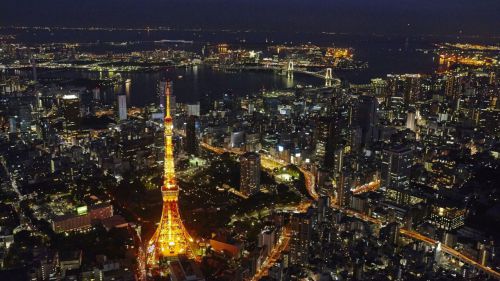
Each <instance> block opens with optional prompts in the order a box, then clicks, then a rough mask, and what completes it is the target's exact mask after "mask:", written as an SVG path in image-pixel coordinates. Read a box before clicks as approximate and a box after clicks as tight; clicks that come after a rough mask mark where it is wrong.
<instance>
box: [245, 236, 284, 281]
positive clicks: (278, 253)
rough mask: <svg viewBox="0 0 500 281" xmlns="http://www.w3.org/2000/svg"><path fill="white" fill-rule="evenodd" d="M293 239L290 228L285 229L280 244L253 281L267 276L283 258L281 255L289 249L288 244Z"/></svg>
mask: <svg viewBox="0 0 500 281" xmlns="http://www.w3.org/2000/svg"><path fill="white" fill-rule="evenodd" d="M290 238H291V230H290V228H289V227H285V229H284V230H283V232H282V233H281V236H280V238H279V240H278V241H279V242H278V244H277V245H276V246H275V247H274V249H273V250H272V251H271V254H270V255H269V257H267V259H266V260H265V261H264V262H263V263H262V265H261V267H260V269H259V270H257V272H256V273H255V275H254V276H253V278H252V281H258V280H260V279H261V278H262V277H264V276H267V274H268V272H269V269H270V268H271V267H272V266H273V265H274V264H275V263H276V261H278V259H279V258H280V256H281V253H282V252H283V251H284V250H285V249H287V248H288V244H289V243H290Z"/></svg>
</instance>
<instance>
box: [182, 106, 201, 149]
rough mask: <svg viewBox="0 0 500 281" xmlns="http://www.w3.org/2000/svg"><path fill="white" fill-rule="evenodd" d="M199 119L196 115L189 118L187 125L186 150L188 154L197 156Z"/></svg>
mask: <svg viewBox="0 0 500 281" xmlns="http://www.w3.org/2000/svg"><path fill="white" fill-rule="evenodd" d="M197 122H198V118H197V117H196V116H194V115H191V116H189V117H188V120H187V123H186V142H185V148H184V149H185V150H186V152H187V153H188V154H191V155H197V154H198V139H197V136H196V123H197Z"/></svg>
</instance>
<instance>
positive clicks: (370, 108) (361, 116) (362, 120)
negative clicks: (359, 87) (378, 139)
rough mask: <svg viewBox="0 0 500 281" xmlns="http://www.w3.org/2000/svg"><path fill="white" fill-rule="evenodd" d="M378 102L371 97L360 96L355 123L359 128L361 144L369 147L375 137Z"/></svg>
mask: <svg viewBox="0 0 500 281" xmlns="http://www.w3.org/2000/svg"><path fill="white" fill-rule="evenodd" d="M377 108H378V101H377V98H375V97H372V96H361V97H360V99H359V104H358V113H357V123H358V125H359V127H361V143H362V144H363V146H367V145H370V144H371V142H372V141H373V138H374V137H375V126H376V125H377V122H378V115H377Z"/></svg>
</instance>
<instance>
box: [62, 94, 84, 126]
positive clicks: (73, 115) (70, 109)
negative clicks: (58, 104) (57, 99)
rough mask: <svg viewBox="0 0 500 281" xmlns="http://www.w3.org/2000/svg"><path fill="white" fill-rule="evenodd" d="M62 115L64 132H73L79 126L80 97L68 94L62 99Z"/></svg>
mask: <svg viewBox="0 0 500 281" xmlns="http://www.w3.org/2000/svg"><path fill="white" fill-rule="evenodd" d="M62 115H63V116H64V130H65V131H66V132H68V131H74V130H77V129H78V125H79V124H80V97H79V96H78V95H76V94H68V95H64V96H63V97H62Z"/></svg>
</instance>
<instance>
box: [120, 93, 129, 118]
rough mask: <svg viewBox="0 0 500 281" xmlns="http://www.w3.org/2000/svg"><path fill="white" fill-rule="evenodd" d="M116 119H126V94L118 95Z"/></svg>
mask: <svg viewBox="0 0 500 281" xmlns="http://www.w3.org/2000/svg"><path fill="white" fill-rule="evenodd" d="M118 120H120V121H123V120H127V96H126V95H118Z"/></svg>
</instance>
